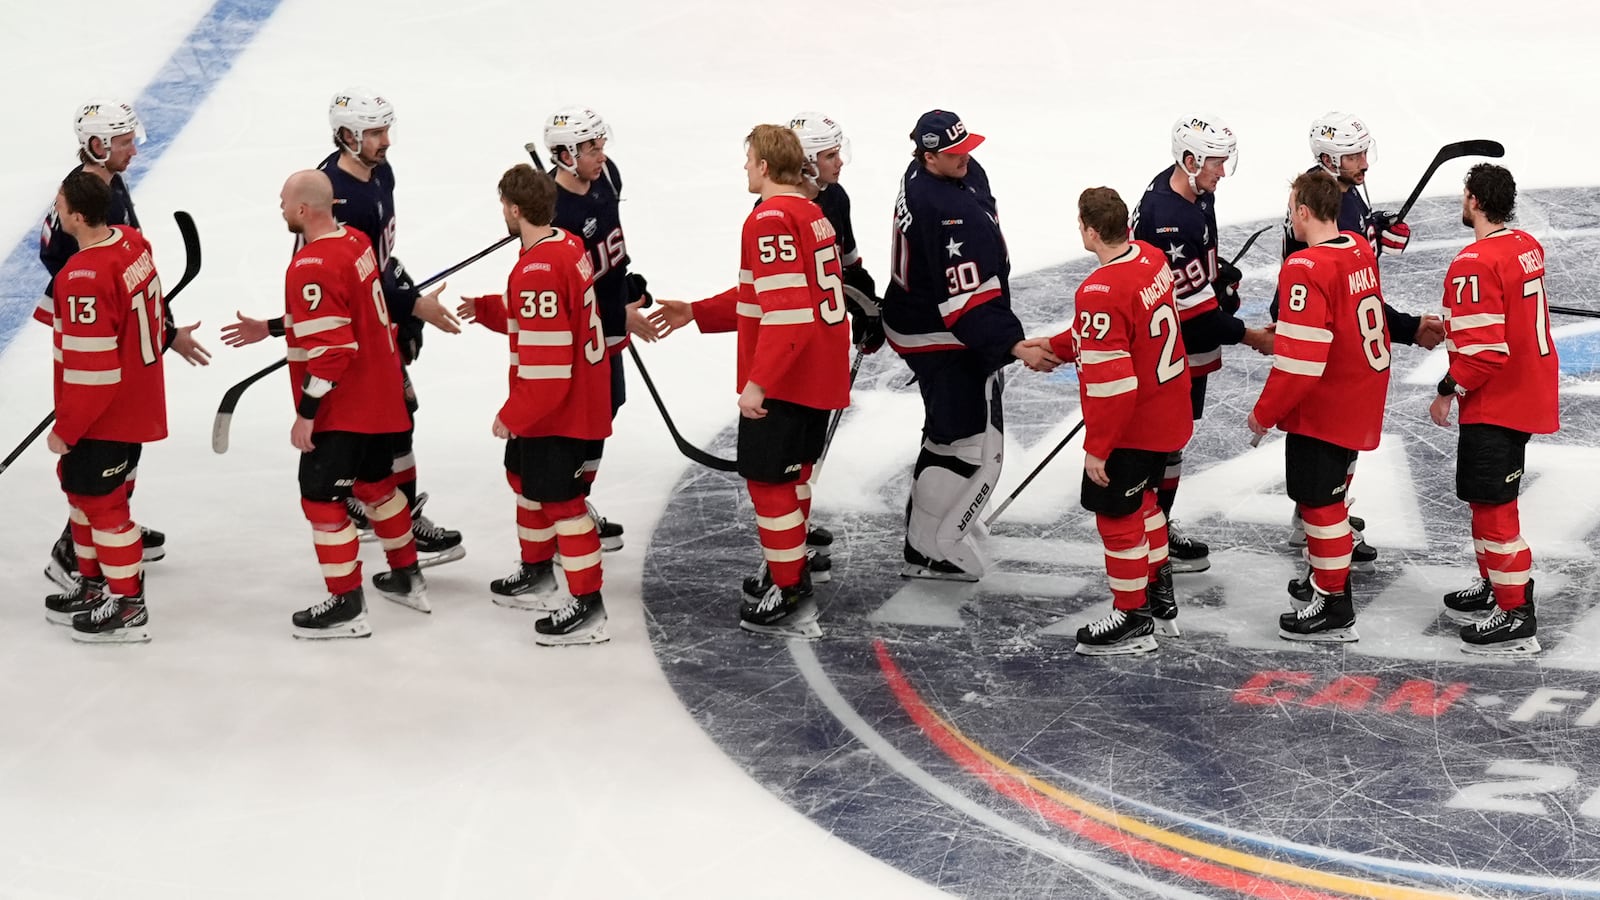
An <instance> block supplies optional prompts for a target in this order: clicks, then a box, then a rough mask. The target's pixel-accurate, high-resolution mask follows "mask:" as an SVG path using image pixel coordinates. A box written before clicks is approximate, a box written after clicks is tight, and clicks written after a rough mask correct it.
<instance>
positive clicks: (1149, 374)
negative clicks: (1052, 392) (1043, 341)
mask: <svg viewBox="0 0 1600 900" xmlns="http://www.w3.org/2000/svg"><path fill="white" fill-rule="evenodd" d="M1172 288H1173V276H1172V270H1171V269H1170V268H1168V267H1167V258H1166V256H1165V254H1163V253H1162V252H1161V251H1160V250H1157V249H1156V248H1155V247H1153V246H1151V245H1149V244H1147V243H1145V242H1144V241H1133V242H1131V243H1129V244H1128V249H1127V250H1126V251H1125V252H1123V253H1122V254H1120V255H1119V256H1117V257H1116V258H1115V259H1112V260H1111V261H1110V262H1108V263H1105V264H1104V265H1102V266H1100V267H1099V268H1097V269H1095V270H1094V271H1093V272H1090V273H1089V277H1088V278H1086V279H1084V281H1083V284H1082V285H1080V286H1079V287H1078V293H1077V296H1076V298H1075V299H1074V301H1073V307H1074V311H1075V313H1076V315H1075V317H1074V318H1073V322H1072V327H1071V328H1070V329H1068V330H1067V331H1063V332H1062V333H1060V334H1058V335H1056V336H1055V337H1053V338H1051V339H1050V347H1051V349H1052V350H1053V351H1054V352H1055V354H1056V356H1058V357H1060V358H1061V359H1063V360H1072V361H1075V362H1076V363H1077V366H1078V395H1079V398H1080V400H1081V401H1082V403H1083V420H1084V440H1083V449H1084V450H1086V451H1087V452H1089V453H1092V454H1094V455H1095V456H1098V457H1100V458H1101V459H1105V458H1106V457H1108V456H1110V455H1111V451H1112V450H1115V449H1117V448H1119V447H1123V448H1127V449H1132V450H1164V451H1169V452H1170V451H1173V450H1181V449H1183V445H1184V444H1187V443H1188V442H1189V436H1190V435H1191V434H1193V433H1194V416H1193V409H1192V407H1191V404H1190V401H1189V363H1188V360H1187V354H1186V353H1185V351H1184V347H1183V333H1182V331H1181V329H1180V328H1179V325H1178V307H1177V304H1176V302H1175V301H1174V299H1173V289H1172Z"/></svg>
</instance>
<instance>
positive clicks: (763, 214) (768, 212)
mask: <svg viewBox="0 0 1600 900" xmlns="http://www.w3.org/2000/svg"><path fill="white" fill-rule="evenodd" d="M783 214H784V213H783V210H781V209H763V210H761V211H760V212H758V213H756V221H758V222H759V221H761V220H762V219H769V218H771V217H773V216H781V215H783Z"/></svg>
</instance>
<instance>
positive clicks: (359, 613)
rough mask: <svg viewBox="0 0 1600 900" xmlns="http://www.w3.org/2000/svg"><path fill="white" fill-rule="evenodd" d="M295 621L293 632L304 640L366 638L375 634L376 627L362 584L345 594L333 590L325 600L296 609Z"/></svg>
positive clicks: (292, 619) (293, 619)
mask: <svg viewBox="0 0 1600 900" xmlns="http://www.w3.org/2000/svg"><path fill="white" fill-rule="evenodd" d="M291 621H293V623H294V630H293V631H292V632H291V634H293V635H294V636H295V637H297V638H300V639H301V640H310V641H317V640H326V639H330V638H364V637H370V636H371V635H372V627H371V626H369V625H368V624H367V603H366V599H365V598H364V597H363V596H362V592H361V588H356V589H355V590H353V591H346V592H345V593H343V594H330V595H329V596H328V597H327V599H325V600H323V601H322V602H321V603H318V604H316V605H315V606H312V607H310V608H308V609H302V610H300V611H299V612H296V613H295V614H294V616H293V617H292V618H291Z"/></svg>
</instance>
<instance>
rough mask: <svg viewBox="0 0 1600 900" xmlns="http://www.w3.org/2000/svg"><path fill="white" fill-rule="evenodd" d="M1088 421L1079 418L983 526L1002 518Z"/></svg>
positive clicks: (986, 526)
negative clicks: (1001, 515) (1008, 508)
mask: <svg viewBox="0 0 1600 900" xmlns="http://www.w3.org/2000/svg"><path fill="white" fill-rule="evenodd" d="M1086 421H1087V420H1086V419H1079V420H1078V424H1076V425H1074V426H1072V430H1071V431H1069V432H1067V436H1066V437H1064V438H1062V439H1061V443H1059V444H1057V445H1056V446H1055V449H1054V450H1051V451H1050V453H1049V455H1048V456H1046V457H1045V458H1044V459H1043V460H1042V461H1041V462H1040V463H1039V464H1038V465H1037V466H1034V467H1033V471H1032V472H1029V473H1028V477H1027V478H1024V479H1022V483H1021V484H1019V485H1017V489H1016V490H1014V491H1012V492H1011V496H1009V497H1007V498H1006V500H1005V502H1004V503H1002V504H1000V506H999V507H998V508H996V509H995V511H994V512H992V513H990V514H989V518H987V519H984V520H983V527H985V528H988V527H989V526H991V525H993V524H994V520H995V519H998V518H1000V514H1001V513H1003V512H1005V511H1006V507H1008V506H1010V505H1011V503H1012V501H1014V500H1016V499H1017V498H1018V497H1020V496H1021V495H1022V491H1023V489H1024V488H1026V487H1027V486H1028V485H1030V484H1032V483H1033V480H1034V479H1035V478H1038V477H1039V473H1040V472H1043V471H1044V467H1045V466H1048V465H1050V460H1052V459H1055V458H1056V454H1057V453H1060V452H1061V451H1063V450H1065V449H1067V444H1069V443H1071V441H1072V439H1073V438H1075V437H1077V436H1078V432H1080V431H1082V430H1083V425H1084V422H1086Z"/></svg>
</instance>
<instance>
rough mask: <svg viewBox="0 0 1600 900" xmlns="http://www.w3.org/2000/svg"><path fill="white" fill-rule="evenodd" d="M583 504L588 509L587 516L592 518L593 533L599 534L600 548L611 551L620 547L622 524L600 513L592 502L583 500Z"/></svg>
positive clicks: (607, 551)
mask: <svg viewBox="0 0 1600 900" xmlns="http://www.w3.org/2000/svg"><path fill="white" fill-rule="evenodd" d="M583 505H584V506H586V507H588V509H589V518H591V519H593V520H594V533H595V534H597V535H599V536H600V549H601V551H603V552H606V553H612V552H615V551H617V550H621V549H622V526H621V525H618V524H617V523H616V522H613V521H611V520H609V519H607V518H606V517H605V516H602V515H600V513H599V511H597V510H596V509H595V508H594V504H593V503H590V502H589V501H587V500H585V501H584V502H583Z"/></svg>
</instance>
